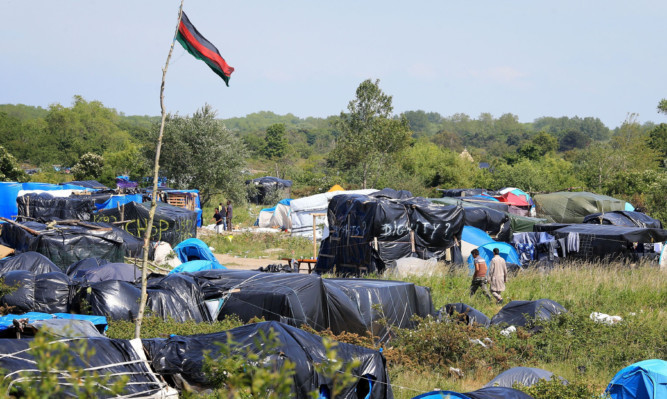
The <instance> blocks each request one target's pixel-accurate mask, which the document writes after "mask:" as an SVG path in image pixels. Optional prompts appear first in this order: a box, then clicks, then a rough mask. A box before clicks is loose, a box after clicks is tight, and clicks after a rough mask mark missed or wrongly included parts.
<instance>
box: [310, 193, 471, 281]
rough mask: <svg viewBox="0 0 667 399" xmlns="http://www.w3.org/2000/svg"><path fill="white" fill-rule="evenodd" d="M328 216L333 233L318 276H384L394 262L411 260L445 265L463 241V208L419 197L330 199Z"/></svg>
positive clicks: (321, 257)
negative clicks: (450, 251)
mask: <svg viewBox="0 0 667 399" xmlns="http://www.w3.org/2000/svg"><path fill="white" fill-rule="evenodd" d="M327 213H328V222H329V232H330V233H329V237H327V238H326V239H325V240H323V242H322V245H321V247H320V253H319V256H318V259H317V265H316V267H315V271H316V272H318V273H329V272H334V271H335V272H336V273H338V274H353V275H359V274H362V273H373V272H383V271H384V270H385V269H386V267H387V264H388V263H389V262H390V261H393V260H396V259H400V258H404V257H409V256H416V257H419V258H421V259H430V258H437V259H443V258H444V257H445V256H446V251H447V250H448V249H449V248H451V247H454V246H456V243H457V240H458V241H460V239H461V231H462V229H463V224H464V213H463V208H461V207H460V206H441V205H436V204H433V203H431V202H430V201H428V200H426V199H424V198H420V197H416V198H408V199H385V198H374V197H371V196H367V195H359V194H356V195H355V194H340V195H337V196H335V197H333V198H332V199H331V201H330V202H329V209H328V212H327ZM411 234H414V236H413V237H414V252H413V250H412V248H413V243H412V242H411Z"/></svg>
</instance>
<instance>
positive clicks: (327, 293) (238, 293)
mask: <svg viewBox="0 0 667 399" xmlns="http://www.w3.org/2000/svg"><path fill="white" fill-rule="evenodd" d="M193 275H194V276H195V277H196V279H197V281H198V282H199V285H200V286H201V289H202V292H203V294H204V297H205V299H206V300H208V301H212V300H216V299H217V300H222V304H221V306H220V308H219V314H218V315H217V317H215V315H214V318H217V319H219V320H221V319H223V318H224V317H225V316H227V315H231V314H235V315H237V316H239V318H240V319H241V320H243V321H248V320H250V319H252V318H253V317H259V318H262V317H263V318H265V319H266V320H274V321H280V322H283V323H286V324H289V325H292V326H295V327H299V326H301V325H303V324H306V325H308V326H310V327H312V328H314V329H315V330H318V331H322V330H326V329H331V331H332V332H333V333H334V334H340V333H341V332H343V331H347V332H352V333H356V334H360V335H365V334H367V333H368V332H373V333H374V334H375V336H376V337H378V338H379V340H386V339H387V338H388V335H387V331H386V329H385V327H384V326H383V325H382V324H381V323H380V319H381V318H383V317H384V318H385V319H386V320H387V322H388V323H389V325H391V326H400V327H411V326H412V323H413V322H412V320H411V319H412V317H413V316H420V317H426V316H427V315H429V314H433V304H432V301H431V295H430V292H429V291H428V289H427V288H425V287H420V286H415V285H414V284H412V283H405V282H397V281H384V280H361V279H359V280H357V279H354V280H343V279H322V278H320V277H319V276H316V275H307V274H267V273H261V272H255V271H241V270H238V271H236V270H233V271H232V270H226V271H220V270H210V271H204V272H197V273H194V274H193Z"/></svg>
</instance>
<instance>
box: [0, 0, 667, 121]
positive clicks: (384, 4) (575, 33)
mask: <svg viewBox="0 0 667 399" xmlns="http://www.w3.org/2000/svg"><path fill="white" fill-rule="evenodd" d="M179 4H180V1H177V0H142V1H133V0H114V1H108V0H105V1H99V0H68V1H65V0H31V1H26V0H0V15H2V16H3V17H4V18H3V23H2V24H0V36H1V37H3V40H2V41H0V104H7V103H9V104H19V103H20V104H27V105H34V106H42V107H48V106H49V105H50V104H54V103H60V104H62V105H65V106H69V105H71V104H72V101H73V96H74V95H82V96H83V97H84V98H85V99H86V100H89V101H92V100H98V101H101V102H102V103H103V104H104V105H105V106H107V107H112V108H115V109H116V110H118V111H119V112H123V113H125V114H126V115H159V114H160V103H159V92H160V82H161V79H162V68H163V67H164V63H165V60H166V58H167V54H168V52H169V46H170V44H171V43H172V39H173V35H174V29H175V26H176V21H177V18H178V6H179ZM184 10H185V12H186V13H187V14H188V17H189V18H190V21H191V22H192V23H193V24H194V25H195V26H196V27H197V29H198V30H199V31H200V32H201V33H202V34H203V35H204V36H205V37H206V38H207V39H208V40H209V41H211V42H212V43H213V44H214V45H216V46H217V48H218V49H219V50H220V53H221V54H222V56H223V57H224V58H225V59H226V61H227V62H228V64H229V65H231V66H232V67H234V68H235V71H234V73H233V74H232V77H231V80H230V87H226V86H225V84H224V82H223V81H222V80H221V79H220V78H219V77H218V76H217V75H215V74H214V73H213V72H212V71H211V70H210V69H209V68H208V67H207V66H206V65H205V64H204V63H203V62H202V61H199V60H196V59H195V58H193V57H192V56H190V55H189V54H188V53H186V52H185V50H184V49H183V48H182V47H181V46H180V44H179V43H178V42H176V45H175V47H174V52H173V56H172V59H171V63H170V64H169V67H168V70H167V80H166V86H165V87H166V88H165V104H166V108H167V111H168V112H172V113H178V114H180V115H187V114H192V113H193V112H194V111H195V110H197V109H198V108H200V107H201V106H203V105H204V104H206V103H208V104H210V105H211V106H212V107H213V108H214V109H216V110H217V111H218V116H219V117H220V118H231V117H242V116H245V115H247V114H250V113H253V112H259V111H272V112H275V113H277V114H281V115H282V114H287V113H292V114H294V115H296V116H298V117H301V118H305V117H309V116H313V117H326V116H329V115H338V114H339V113H340V112H341V111H345V110H346V107H347V104H348V103H349V101H351V100H352V99H354V97H355V90H356V88H357V87H358V86H359V84H360V83H361V82H362V81H363V80H365V79H373V80H375V79H379V80H380V88H381V89H382V90H383V91H384V92H385V93H386V94H389V95H391V96H393V105H394V113H396V114H398V113H401V112H404V111H409V110H424V111H427V112H438V113H440V114H441V115H443V116H449V115H453V114H455V113H465V114H468V115H469V116H471V117H473V118H477V117H478V116H479V115H480V113H483V112H489V113H491V114H492V115H493V116H494V117H499V116H501V115H502V114H505V113H512V114H514V115H517V116H518V117H519V120H520V121H521V122H532V121H533V120H535V119H536V118H539V117H543V116H553V117H560V116H568V117H574V116H580V117H587V116H592V117H597V118H600V119H601V120H602V122H603V123H605V124H606V125H607V126H608V127H610V128H614V127H616V126H619V125H620V124H621V123H622V122H623V121H624V120H625V119H626V118H627V116H628V114H629V113H636V114H638V119H639V121H640V122H642V123H643V122H647V121H654V122H658V123H659V122H665V116H664V115H660V114H658V113H657V110H656V107H657V105H658V102H659V101H660V99H662V98H666V97H667V51H666V50H667V49H666V48H665V47H666V44H665V39H666V38H667V23H665V21H666V20H667V1H664V0H653V1H648V0H639V1H632V2H628V1H622V0H605V1H601V0H587V1H581V0H560V1H534V0H514V1H497V0H493V1H483V0H480V1H453V0H440V1H435V0H434V1H426V0H424V1H419V0H415V1H410V2H398V1H393V0H384V1H376V0H364V1H348V0H339V1H335V2H334V1H312V0H311V1H305V0H303V1H289V0H283V1H276V0H257V1H253V0H245V1H237V2H225V1H219V0H218V1H208V0H185V4H184Z"/></svg>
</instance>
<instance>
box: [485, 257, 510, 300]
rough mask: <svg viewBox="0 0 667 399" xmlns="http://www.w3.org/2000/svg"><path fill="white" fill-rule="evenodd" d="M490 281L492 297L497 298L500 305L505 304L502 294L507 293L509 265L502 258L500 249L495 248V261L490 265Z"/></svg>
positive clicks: (492, 260)
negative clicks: (506, 284)
mask: <svg viewBox="0 0 667 399" xmlns="http://www.w3.org/2000/svg"><path fill="white" fill-rule="evenodd" d="M489 280H490V282H491V295H493V297H494V298H496V302H497V303H498V304H501V303H503V297H502V295H501V294H502V292H503V291H505V283H506V282H507V263H505V259H503V258H502V257H501V256H500V251H499V250H498V248H493V259H491V264H490V265H489Z"/></svg>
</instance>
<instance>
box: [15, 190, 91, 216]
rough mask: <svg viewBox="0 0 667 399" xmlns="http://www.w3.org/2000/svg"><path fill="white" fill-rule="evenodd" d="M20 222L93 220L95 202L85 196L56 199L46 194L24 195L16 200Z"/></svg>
mask: <svg viewBox="0 0 667 399" xmlns="http://www.w3.org/2000/svg"><path fill="white" fill-rule="evenodd" d="M16 203H17V205H18V216H19V220H25V218H28V220H30V218H32V219H41V220H47V221H48V220H59V219H75V220H91V215H92V214H93V213H94V212H95V210H96V208H95V202H94V201H93V200H92V199H91V198H85V197H83V196H81V197H79V196H75V197H54V196H53V195H51V194H49V193H48V192H46V193H41V194H34V193H32V194H24V195H22V196H20V197H18V198H16Z"/></svg>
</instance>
